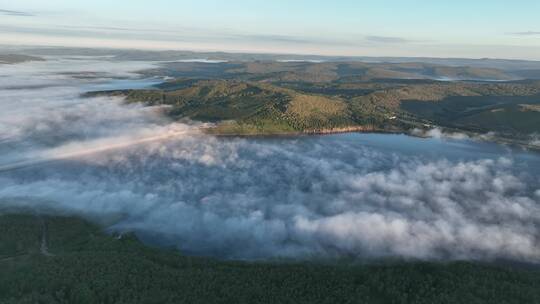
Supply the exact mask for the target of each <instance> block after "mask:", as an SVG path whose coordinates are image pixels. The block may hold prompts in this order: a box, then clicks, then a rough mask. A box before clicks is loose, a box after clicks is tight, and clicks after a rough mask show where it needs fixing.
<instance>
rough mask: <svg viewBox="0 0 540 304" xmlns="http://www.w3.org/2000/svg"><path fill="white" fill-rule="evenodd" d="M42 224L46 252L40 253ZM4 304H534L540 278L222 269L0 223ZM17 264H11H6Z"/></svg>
mask: <svg viewBox="0 0 540 304" xmlns="http://www.w3.org/2000/svg"><path fill="white" fill-rule="evenodd" d="M43 223H45V224H46V227H47V239H48V247H49V251H50V252H51V254H54V256H49V257H47V256H44V255H42V254H41V253H40V250H39V246H40V243H41V238H42V229H43V228H42V227H44V226H43ZM0 231H2V233H1V234H0V245H1V247H0V256H2V258H1V259H0V273H1V274H2V275H1V276H0V303H535V301H539V300H540V289H538V288H537V287H538V286H539V284H540V272H539V271H525V270H517V269H510V268H499V267H495V266H489V265H482V264H470V263H450V264H437V263H414V262H409V263H405V262H394V263H392V264H378V265H377V264H373V265H358V264H351V263H332V264H318V263H307V262H304V263H300V262H298V263H277V262H273V263H270V262H266V263H265V262H258V263H248V262H227V261H218V260H214V259H206V258H195V257H186V256H182V255H180V254H178V253H175V252H172V251H167V250H157V249H152V248H148V247H145V246H144V245H142V244H141V243H139V242H138V241H137V240H136V239H135V238H134V237H132V236H124V237H122V238H120V239H118V238H116V237H111V236H108V235H104V234H103V233H102V232H100V230H99V228H97V227H95V226H93V225H90V224H88V223H86V222H84V221H81V220H78V219H74V218H62V217H40V218H37V217H33V216H22V215H2V216H0ZM14 255H15V256H16V257H15V258H10V257H11V256H14Z"/></svg>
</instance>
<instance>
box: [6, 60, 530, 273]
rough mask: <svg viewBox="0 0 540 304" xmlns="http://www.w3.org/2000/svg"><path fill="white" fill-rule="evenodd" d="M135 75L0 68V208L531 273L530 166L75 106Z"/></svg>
mask: <svg viewBox="0 0 540 304" xmlns="http://www.w3.org/2000/svg"><path fill="white" fill-rule="evenodd" d="M148 66H150V64H148V63H144V62H137V63H133V62H123V63H122V62H114V63H113V62H102V61H100V60H98V59H92V58H85V59H78V60H75V59H72V60H65V59H62V60H58V61H49V62H31V63H24V64H21V65H16V66H10V67H8V68H4V67H0V77H1V79H2V82H1V83H0V168H1V167H4V168H8V167H9V166H12V165H13V164H17V163H22V164H25V165H24V166H20V167H19V168H18V170H3V171H0V207H3V208H13V207H28V208H30V209H33V210H38V211H47V212H53V213H62V214H73V215H80V216H85V217H87V218H91V219H100V220H102V222H104V221H112V220H113V219H114V224H112V225H111V226H110V227H109V228H110V229H111V230H112V231H117V232H123V231H138V232H144V233H143V234H144V235H147V236H148V235H151V236H152V237H153V238H158V239H159V242H160V243H162V244H172V245H175V246H177V247H178V248H180V249H181V250H183V251H185V252H188V253H192V254H204V255H215V256H218V257H223V258H242V259H243V258H247V259H251V258H274V257H293V258H310V257H325V258H326V257H329V258H333V257H345V256H347V257H350V256H353V257H361V258H365V257H373V258H379V257H392V256H399V257H405V258H419V259H476V260H489V259H496V258H501V259H510V260H515V261H525V262H533V263H538V262H540V240H539V237H538V236H539V235H540V228H539V227H540V226H539V224H540V175H539V173H538V172H540V170H539V169H540V157H539V156H538V155H537V154H529V153H526V152H518V151H514V150H510V149H507V148H504V147H499V146H496V145H493V144H484V143H475V142H471V141H466V140H461V139H458V140H454V139H451V140H446V139H438V138H435V139H420V138H412V137H406V136H402V135H382V134H344V135H332V136H313V137H301V138H297V139H291V138H287V139H284V138H280V139H257V140H254V139H238V138H236V139H235V138H215V137H212V136H207V135H203V134H201V133H199V132H198V131H197V126H195V125H184V124H178V123H171V122H169V121H167V120H166V119H165V118H163V116H162V115H160V113H159V111H156V109H154V108H144V107H141V106H138V105H123V104H122V101H121V100H120V99H112V98H106V97H99V98H87V99H82V98H80V97H79V95H80V93H82V92H84V91H86V90H90V89H92V88H93V87H96V86H100V85H101V86H103V85H108V84H110V83H111V82H113V81H114V79H115V78H117V77H121V78H128V79H131V80H132V81H133V82H137V81H140V84H141V85H145V84H148V81H147V80H140V79H137V76H136V75H134V74H132V73H130V72H131V71H134V70H138V69H142V68H147V67H148ZM67 72H69V73H76V74H80V73H89V72H94V74H93V75H94V77H91V78H84V77H75V76H73V75H74V74H71V75H70V74H68V73H67ZM97 72H99V73H97ZM100 73H105V74H100ZM116 85H118V86H122V83H120V84H116ZM47 160H57V161H55V162H50V163H47ZM11 169H13V168H11ZM0 170H1V169H0Z"/></svg>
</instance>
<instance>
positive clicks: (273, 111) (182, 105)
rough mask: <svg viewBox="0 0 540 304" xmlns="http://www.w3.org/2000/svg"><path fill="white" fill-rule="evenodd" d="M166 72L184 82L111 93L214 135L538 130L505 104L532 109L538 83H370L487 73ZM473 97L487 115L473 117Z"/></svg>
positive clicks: (229, 68)
mask: <svg viewBox="0 0 540 304" xmlns="http://www.w3.org/2000/svg"><path fill="white" fill-rule="evenodd" d="M167 69H168V70H167V71H160V72H162V73H165V74H167V73H169V74H171V75H175V76H182V77H184V78H178V79H176V80H174V81H169V82H166V83H163V84H161V85H159V86H158V89H159V90H140V91H137V90H135V91H133V90H132V91H124V92H115V93H112V94H119V95H127V99H128V101H131V102H146V103H147V104H150V105H156V104H167V105H171V106H172V110H171V111H170V114H171V115H172V116H173V117H175V118H179V119H181V118H186V117H187V118H191V119H194V120H199V121H210V122H218V123H220V124H219V126H218V128H216V129H213V130H211V131H210V132H212V133H215V134H237V135H252V134H254V135H257V134H291V133H325V132H332V131H348V130H364V131H400V132H403V131H407V130H409V129H412V128H418V127H420V128H423V127H424V126H425V125H441V126H445V127H448V128H453V129H461V130H465V131H472V132H487V131H497V132H500V133H501V134H500V135H501V136H502V137H506V138H520V139H521V140H525V139H526V138H527V137H528V135H529V134H530V133H535V132H536V133H540V125H539V123H538V121H540V112H538V111H523V110H521V108H519V109H518V108H517V107H518V106H517V104H515V102H514V100H517V101H518V102H519V103H525V104H533V105H534V104H536V103H537V101H538V100H537V99H538V96H540V95H539V94H540V83H538V82H534V81H522V82H508V83H493V82H492V83H478V82H439V81H433V80H428V79H375V78H377V77H382V78H388V77H395V78H407V77H414V75H424V76H425V75H428V74H429V75H431V76H437V77H439V76H441V75H446V76H448V77H458V78H459V77H468V76H471V77H473V76H474V77H473V78H482V77H480V76H481V75H479V74H482V75H484V76H485V77H486V78H497V77H499V76H497V73H498V72H497V71H495V70H492V69H477V68H474V69H473V68H467V67H441V66H435V65H429V64H422V63H403V64H370V63H360V62H356V63H319V64H314V63H307V62H242V63H240V62H236V63H219V64H210V63H205V64H200V63H174V64H170V65H168V66H167ZM407 75H408V76H407ZM467 75H468V76H467ZM424 76H422V77H424ZM185 77H188V78H185ZM426 77H427V76H426ZM500 77H503V76H500ZM500 77H499V78H500ZM201 78H203V79H204V78H210V79H214V80H201ZM503 78H504V77H503ZM479 98H483V101H482V102H481V104H482V105H483V106H486V107H487V108H486V109H488V108H489V111H488V110H486V111H484V112H481V111H478V110H479V109H480V108H479V107H478V99H479ZM513 104H514V105H513ZM510 105H513V108H511V107H510ZM488 106H489V107H488ZM494 106H500V107H501V109H499V110H501V111H491V110H497V109H496V108H493V107H494ZM469 108H471V109H473V110H472V111H471V110H470V109H469ZM391 118H394V119H391Z"/></svg>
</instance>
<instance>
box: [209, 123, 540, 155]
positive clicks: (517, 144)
mask: <svg viewBox="0 0 540 304" xmlns="http://www.w3.org/2000/svg"><path fill="white" fill-rule="evenodd" d="M436 128H439V129H440V130H441V131H442V132H443V133H442V134H443V136H441V138H442V139H454V140H457V139H458V138H453V137H452V136H445V135H444V134H445V133H444V131H445V130H446V131H450V130H451V131H452V133H461V134H464V135H465V136H466V137H465V138H462V139H461V140H469V141H477V142H485V143H494V144H498V145H504V146H511V147H514V148H520V149H524V150H528V151H533V152H538V153H540V146H536V145H531V144H530V143H528V142H524V141H522V140H512V139H509V138H505V137H497V136H493V137H491V138H489V137H482V136H485V135H483V134H480V133H474V132H467V131H460V130H458V129H449V128H444V127H436ZM212 129H213V128H208V129H206V130H205V131H203V133H204V134H207V135H211V136H215V137H222V138H226V137H238V138H272V137H276V138H284V137H299V136H325V135H337V134H347V133H364V134H389V135H406V136H411V137H416V138H424V139H429V138H436V137H433V136H427V135H426V133H427V132H428V131H429V130H423V131H424V133H423V134H413V133H412V132H411V131H410V130H389V129H378V128H366V127H362V126H359V127H348V128H336V129H328V130H311V131H303V132H280V133H212V132H208V131H207V130H212ZM431 130H432V129H431ZM450 134H451V133H450Z"/></svg>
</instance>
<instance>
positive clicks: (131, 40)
mask: <svg viewBox="0 0 540 304" xmlns="http://www.w3.org/2000/svg"><path fill="white" fill-rule="evenodd" d="M539 12H540V1H538V0H536V1H533V0H521V1H520V0H516V1H513V2H510V1H502V0H491V1H487V0H476V1H470V0H469V1H463V0H454V1H437V0H431V1H428V0H409V1H406V0H402V1H397V0H379V1H360V0H357V1H352V0H334V1H321V0H310V1H307V0H289V1H285V0H273V1H268V0H267V1H260V0H252V1H247V0H229V1H217V0H213V1H211V0H197V1H178V0H177V1H172V0H152V1H149V0H129V1H128V0H107V1H105V0H93V1H78V0H70V1H68V0H48V1H43V0H17V1H13V0H9V1H5V0H0V44H4V45H6V44H18V45H66V46H100V47H128V48H143V49H192V50H223V51H252V52H279V53H306V54H324V55H360V56H434V57H474V58H478V57H498V58H526V59H538V60H540V18H539V17H538V13H539Z"/></svg>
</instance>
